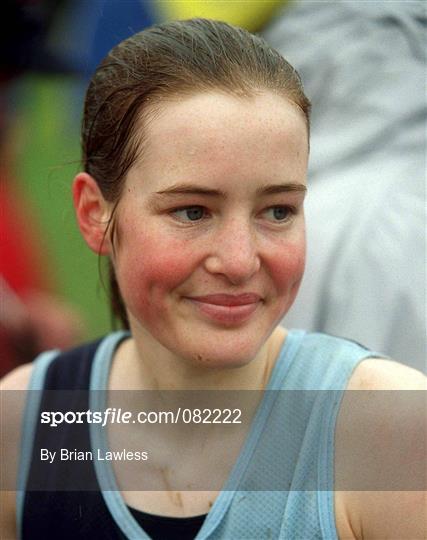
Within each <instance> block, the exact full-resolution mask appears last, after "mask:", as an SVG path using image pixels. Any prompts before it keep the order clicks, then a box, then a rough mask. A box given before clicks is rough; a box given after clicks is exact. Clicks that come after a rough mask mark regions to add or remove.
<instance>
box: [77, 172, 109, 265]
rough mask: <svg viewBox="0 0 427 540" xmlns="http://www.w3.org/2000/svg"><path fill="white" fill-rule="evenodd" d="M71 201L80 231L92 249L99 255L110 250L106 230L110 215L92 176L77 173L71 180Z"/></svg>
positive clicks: (105, 253) (106, 203)
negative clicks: (72, 180)
mask: <svg viewBox="0 0 427 540" xmlns="http://www.w3.org/2000/svg"><path fill="white" fill-rule="evenodd" d="M73 202H74V208H75V211H76V217H77V222H78V224H79V227H80V232H81V233H82V236H83V238H84V239H85V240H86V243H87V245H88V246H89V247H90V249H91V250H92V251H94V252H95V253H97V254H99V255H108V254H109V253H110V252H111V243H110V241H109V238H108V235H106V230H107V227H108V222H109V219H110V217H111V205H110V203H108V202H107V201H106V200H105V199H104V197H103V195H102V193H101V190H100V189H99V187H98V184H97V183H96V181H95V180H94V178H93V177H92V176H90V175H89V174H87V173H85V172H81V173H79V174H78V175H77V176H76V177H75V178H74V182H73Z"/></svg>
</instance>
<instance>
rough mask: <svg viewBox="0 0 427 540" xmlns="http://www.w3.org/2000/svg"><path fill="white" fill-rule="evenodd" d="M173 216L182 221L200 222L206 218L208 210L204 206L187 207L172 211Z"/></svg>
mask: <svg viewBox="0 0 427 540" xmlns="http://www.w3.org/2000/svg"><path fill="white" fill-rule="evenodd" d="M171 214H172V215H173V216H175V217H177V218H178V219H179V220H180V221H187V222H188V221H200V220H201V219H203V218H205V217H206V208H204V207H203V206H186V207H184V208H176V209H175V210H172V212H171Z"/></svg>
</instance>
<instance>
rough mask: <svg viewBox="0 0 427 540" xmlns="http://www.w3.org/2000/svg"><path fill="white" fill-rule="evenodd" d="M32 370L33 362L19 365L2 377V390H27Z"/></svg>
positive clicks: (0, 383)
mask: <svg viewBox="0 0 427 540" xmlns="http://www.w3.org/2000/svg"><path fill="white" fill-rule="evenodd" d="M32 371H33V364H24V365H22V366H19V367H18V368H16V369H14V370H13V371H11V372H10V373H8V374H7V375H5V376H4V377H3V378H2V379H1V381H0V390H26V389H27V388H28V384H29V382H30V378H31V373H32Z"/></svg>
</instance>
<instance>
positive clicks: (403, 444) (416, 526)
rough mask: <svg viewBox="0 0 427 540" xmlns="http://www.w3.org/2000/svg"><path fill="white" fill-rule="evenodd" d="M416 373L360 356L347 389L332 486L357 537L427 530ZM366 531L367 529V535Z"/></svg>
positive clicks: (424, 382) (421, 396) (421, 403)
mask: <svg viewBox="0 0 427 540" xmlns="http://www.w3.org/2000/svg"><path fill="white" fill-rule="evenodd" d="M426 390H427V379H426V377H425V376H424V375H423V374H422V373H420V372H419V371H417V370H415V369H412V368H409V367H407V366H404V365H402V364H399V363H398V362H395V361H392V360H386V359H380V358H369V359H366V360H364V361H362V362H361V363H360V364H359V365H358V366H357V367H356V369H355V370H354V373H353V375H352V377H351V379H350V381H349V385H348V388H347V391H346V392H345V394H344V398H343V402H342V406H341V410H340V413H339V418H338V423H337V431H336V453H335V460H336V461H335V463H336V474H335V487H336V490H337V491H338V492H339V494H340V495H339V499H338V500H339V505H340V512H341V517H340V518H339V517H338V514H337V522H339V521H341V525H342V522H343V517H342V516H343V515H344V516H345V517H344V521H345V522H347V523H348V524H349V526H350V529H351V530H352V531H353V532H354V534H355V536H356V537H357V538H361V537H362V536H365V537H369V538H379V537H381V538H411V539H414V540H415V539H418V538H424V537H425V534H426V532H427V531H426V522H425V517H426V506H425V504H426V494H425V489H426V486H425V465H426V458H425V456H426V452H427V448H426V440H427V439H426V434H427V431H426V430H427V423H426V412H427V411H426V407H425V404H426V398H427V394H426ZM362 531H363V534H362Z"/></svg>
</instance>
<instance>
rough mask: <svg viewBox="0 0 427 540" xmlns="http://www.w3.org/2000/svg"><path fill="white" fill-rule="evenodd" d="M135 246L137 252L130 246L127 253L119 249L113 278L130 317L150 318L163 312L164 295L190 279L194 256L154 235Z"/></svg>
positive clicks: (180, 245)
mask: <svg viewBox="0 0 427 540" xmlns="http://www.w3.org/2000/svg"><path fill="white" fill-rule="evenodd" d="M154 238H155V240H153V239H154ZM137 245H138V248H137V249H135V246H134V244H132V248H131V249H126V247H125V246H122V247H121V249H120V253H119V254H118V259H117V264H116V267H117V278H118V282H119V284H120V287H121V291H122V295H123V298H124V300H125V303H126V305H127V306H128V307H129V308H130V309H131V311H132V312H133V313H134V315H136V316H137V317H138V318H139V317H141V316H142V317H143V318H147V317H148V318H152V317H154V316H155V314H157V316H159V315H161V313H162V311H163V309H164V308H165V303H164V296H165V294H166V293H171V292H172V293H173V290H174V289H175V288H177V287H178V286H179V285H181V284H182V283H183V282H184V281H185V280H186V279H187V278H188V277H189V276H190V275H191V273H192V271H193V268H194V266H195V263H194V255H192V253H191V251H190V250H189V249H188V246H186V244H185V243H183V242H179V241H178V240H176V239H168V238H165V239H162V238H159V235H158V234H157V235H150V236H147V237H145V238H141V239H140V241H139V242H138V244H137Z"/></svg>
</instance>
